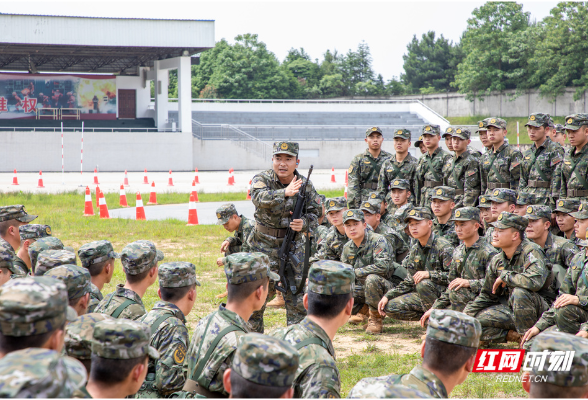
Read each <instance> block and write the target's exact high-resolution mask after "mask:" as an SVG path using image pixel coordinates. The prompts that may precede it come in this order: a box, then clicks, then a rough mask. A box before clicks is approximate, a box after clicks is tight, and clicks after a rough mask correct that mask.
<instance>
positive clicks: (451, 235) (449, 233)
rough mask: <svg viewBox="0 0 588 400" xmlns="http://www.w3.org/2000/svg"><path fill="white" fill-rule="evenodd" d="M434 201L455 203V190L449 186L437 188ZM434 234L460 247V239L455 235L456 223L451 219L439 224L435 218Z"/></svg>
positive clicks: (434, 191)
mask: <svg viewBox="0 0 588 400" xmlns="http://www.w3.org/2000/svg"><path fill="white" fill-rule="evenodd" d="M433 199H438V200H442V201H453V202H455V200H454V199H455V189H454V188H452V187H449V186H437V187H436V188H434V189H433V195H432V196H431V201H432V200H433ZM433 232H434V233H435V235H437V236H442V237H444V238H445V239H447V241H449V243H451V245H452V246H453V247H455V246H457V245H459V239H458V237H457V233H455V222H453V220H452V219H451V218H449V220H448V221H447V222H446V223H444V224H442V223H440V222H439V219H438V218H437V216H435V217H434V218H433Z"/></svg>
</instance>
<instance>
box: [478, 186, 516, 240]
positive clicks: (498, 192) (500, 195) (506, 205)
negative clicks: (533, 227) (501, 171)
mask: <svg viewBox="0 0 588 400" xmlns="http://www.w3.org/2000/svg"><path fill="white" fill-rule="evenodd" d="M516 195H517V194H516V192H515V191H514V190H511V189H494V190H493V191H492V193H491V194H490V196H489V199H490V204H491V207H490V213H491V214H492V216H491V218H490V221H489V222H490V226H489V227H488V229H486V235H485V237H486V240H487V241H488V243H490V242H492V233H494V226H492V223H494V222H496V221H497V220H498V217H499V216H500V214H501V213H502V212H509V213H514V210H515V203H516V201H517V200H516Z"/></svg>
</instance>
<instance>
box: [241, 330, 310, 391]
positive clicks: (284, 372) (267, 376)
mask: <svg viewBox="0 0 588 400" xmlns="http://www.w3.org/2000/svg"><path fill="white" fill-rule="evenodd" d="M299 359H300V355H299V354H298V351H296V349H295V348H294V347H292V346H291V345H290V344H289V343H288V342H286V341H284V340H281V339H278V338H276V337H272V336H266V335H262V334H261V333H248V334H247V335H243V336H241V339H240V341H239V344H238V345H237V349H236V350H235V356H234V357H233V363H232V365H231V373H237V374H238V375H240V376H241V377H242V378H243V379H245V380H247V381H249V382H253V383H255V384H257V385H262V386H269V387H291V386H292V383H293V382H294V378H295V377H296V370H297V369H298V363H299Z"/></svg>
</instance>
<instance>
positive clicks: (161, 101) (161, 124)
mask: <svg viewBox="0 0 588 400" xmlns="http://www.w3.org/2000/svg"><path fill="white" fill-rule="evenodd" d="M160 62H161V61H155V63H154V64H155V66H154V68H155V79H154V86H155V125H156V126H157V129H159V130H161V129H163V128H165V127H166V124H167V111H168V103H169V102H168V98H167V96H168V95H167V87H168V86H169V71H168V70H167V69H161V68H160V65H159V64H160Z"/></svg>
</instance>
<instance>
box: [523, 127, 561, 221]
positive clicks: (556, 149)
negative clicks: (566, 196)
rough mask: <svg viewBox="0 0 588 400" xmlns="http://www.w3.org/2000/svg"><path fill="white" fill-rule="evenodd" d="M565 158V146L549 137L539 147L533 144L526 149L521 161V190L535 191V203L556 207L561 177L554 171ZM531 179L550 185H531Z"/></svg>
mask: <svg viewBox="0 0 588 400" xmlns="http://www.w3.org/2000/svg"><path fill="white" fill-rule="evenodd" d="M563 158H564V150H563V147H561V146H560V145H559V144H558V143H555V142H553V141H552V140H551V139H550V138H549V137H547V138H546V139H545V141H544V142H543V144H542V145H541V146H539V148H537V146H535V145H532V146H531V147H530V148H529V149H527V150H525V152H524V153H523V160H522V161H521V178H520V182H519V191H520V192H526V193H533V194H534V195H535V197H536V201H535V204H543V205H548V206H550V207H551V209H555V200H557V198H558V197H559V193H558V192H557V188H558V186H559V185H558V183H557V181H558V180H559V178H558V177H557V175H556V174H555V173H554V172H555V170H556V167H557V165H558V164H560V163H561V162H562V161H563ZM529 181H541V182H549V187H546V188H540V187H530V186H529Z"/></svg>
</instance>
